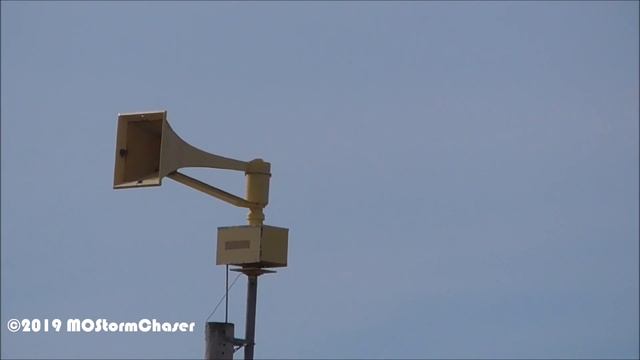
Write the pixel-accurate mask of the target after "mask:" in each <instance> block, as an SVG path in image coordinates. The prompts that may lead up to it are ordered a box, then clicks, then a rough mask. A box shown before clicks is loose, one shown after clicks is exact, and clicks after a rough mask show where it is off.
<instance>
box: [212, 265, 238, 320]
mask: <svg viewBox="0 0 640 360" xmlns="http://www.w3.org/2000/svg"><path fill="white" fill-rule="evenodd" d="M240 275H242V273H238V275H236V278H235V279H233V281H232V282H231V286H229V289H228V290H227V293H228V292H229V290H231V288H233V285H234V284H235V283H236V281H238V278H239V277H240ZM226 297H227V294H226V293H225V294H224V295H222V297H221V298H220V301H218V304H217V305H216V307H215V308H213V311H212V312H211V314H209V316H207V319H206V321H205V322H208V321H209V319H210V318H211V317H212V316H213V314H215V313H216V310H218V307H219V306H220V304H222V300H224V299H225V298H226Z"/></svg>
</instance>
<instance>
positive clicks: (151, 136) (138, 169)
mask: <svg viewBox="0 0 640 360" xmlns="http://www.w3.org/2000/svg"><path fill="white" fill-rule="evenodd" d="M248 165H249V163H247V162H245V161H240V160H235V159H229V158H225V157H222V156H218V155H214V154H209V153H207V152H205V151H202V150H200V149H198V148H196V147H193V146H191V145H189V144H188V143H186V142H185V141H184V140H182V139H181V138H180V137H179V136H178V135H176V133H175V132H174V131H173V129H171V126H170V125H169V122H168V121H167V112H166V111H155V112H144V113H125V114H118V133H117V139H116V165H115V171H114V179H113V187H114V188H115V189H122V188H129V187H144V186H159V185H161V184H162V178H163V177H165V176H167V175H169V174H171V173H172V172H174V171H176V170H178V169H180V168H185V167H208V168H216V169H227V170H238V171H245V170H246V169H247V167H248Z"/></svg>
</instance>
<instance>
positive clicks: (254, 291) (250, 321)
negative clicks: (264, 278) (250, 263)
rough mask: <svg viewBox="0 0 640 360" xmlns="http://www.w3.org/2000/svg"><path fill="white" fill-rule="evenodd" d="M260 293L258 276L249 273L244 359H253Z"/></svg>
mask: <svg viewBox="0 0 640 360" xmlns="http://www.w3.org/2000/svg"><path fill="white" fill-rule="evenodd" d="M257 295H258V276H257V275H254V274H251V275H250V274H247V319H246V326H245V335H244V339H245V341H246V345H245V346H244V359H245V360H253V346H254V345H255V343H254V340H255V336H256V298H257Z"/></svg>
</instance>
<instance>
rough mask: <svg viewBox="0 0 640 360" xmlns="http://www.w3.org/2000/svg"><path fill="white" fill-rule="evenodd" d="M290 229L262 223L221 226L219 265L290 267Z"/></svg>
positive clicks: (218, 252) (217, 261) (217, 259)
mask: <svg viewBox="0 0 640 360" xmlns="http://www.w3.org/2000/svg"><path fill="white" fill-rule="evenodd" d="M288 238H289V229H285V228H280V227H275V226H269V225H261V226H251V225H242V226H226V227H219V228H218V251H217V254H216V264H217V265H240V266H254V267H258V268H269V267H284V266H287V247H288Z"/></svg>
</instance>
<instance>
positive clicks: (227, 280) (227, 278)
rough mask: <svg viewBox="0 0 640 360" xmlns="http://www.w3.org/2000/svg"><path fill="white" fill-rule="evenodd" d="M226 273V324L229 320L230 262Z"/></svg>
mask: <svg viewBox="0 0 640 360" xmlns="http://www.w3.org/2000/svg"><path fill="white" fill-rule="evenodd" d="M225 267H226V270H227V271H226V273H225V280H224V293H225V297H224V322H225V324H226V323H228V322H229V264H227V265H225Z"/></svg>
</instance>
